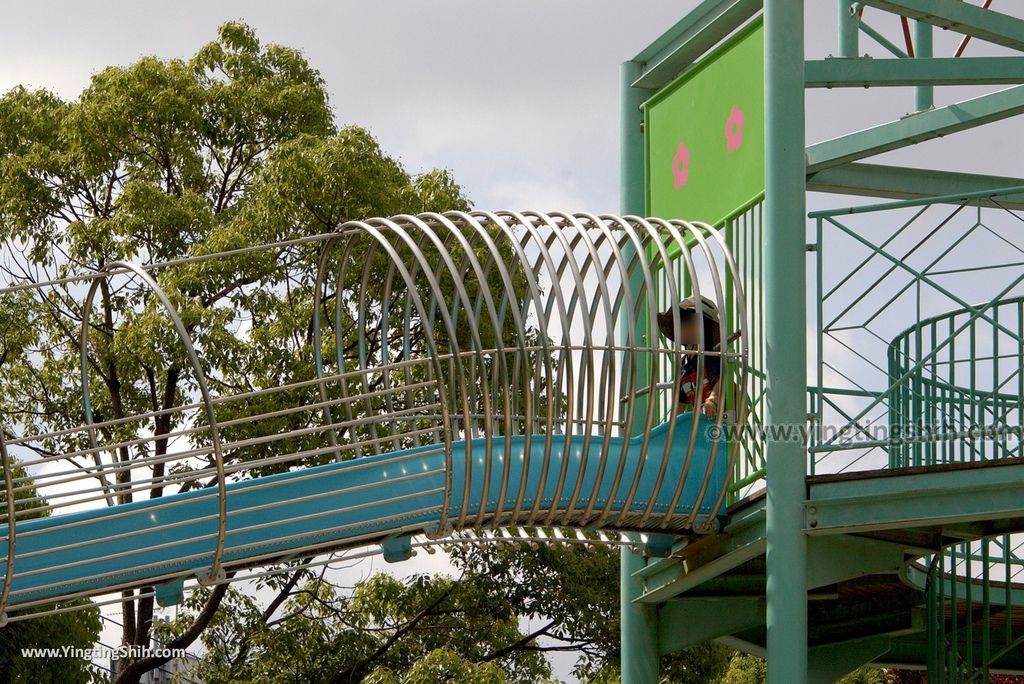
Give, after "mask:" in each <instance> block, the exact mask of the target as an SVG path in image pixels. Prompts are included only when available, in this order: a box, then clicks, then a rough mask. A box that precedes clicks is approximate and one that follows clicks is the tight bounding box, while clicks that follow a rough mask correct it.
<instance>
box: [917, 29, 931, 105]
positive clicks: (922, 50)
mask: <svg viewBox="0 0 1024 684" xmlns="http://www.w3.org/2000/svg"><path fill="white" fill-rule="evenodd" d="M932 56H933V52H932V25H931V24H929V23H926V22H923V21H921V20H917V21H915V22H914V57H915V58H916V59H929V58H931V57H932ZM914 92H915V93H916V106H917V111H919V112H920V111H923V110H925V109H931V108H932V107H933V106H934V105H935V86H931V85H919V86H917V87H916V88H914Z"/></svg>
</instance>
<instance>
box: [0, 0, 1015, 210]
mask: <svg viewBox="0 0 1024 684" xmlns="http://www.w3.org/2000/svg"><path fill="white" fill-rule="evenodd" d="M696 4H697V3H696V1H695V0H645V1H644V2H623V1H621V0H620V1H616V2H611V1H608V0H561V1H551V0H517V1H516V2H479V1H477V0H459V1H445V2H429V3H428V2H423V1H422V0H416V1H410V0H405V1H390V0H389V1H386V2H334V3H328V2H319V3H316V2H288V3H282V2H262V1H258V2H216V3H213V2H196V1H194V0H182V1H178V2H161V3H156V2H132V3H116V2H110V1H92V2H87V3H72V2H5V3H3V5H2V7H0V55H2V59H0V91H3V90H6V89H7V88H9V87H11V86H14V85H16V84H26V85H31V86H38V87H46V88H49V89H52V90H54V91H56V92H57V93H59V94H60V95H62V96H64V97H66V98H74V97H75V96H77V94H78V93H79V92H81V90H82V88H83V87H84V86H85V85H86V84H87V83H88V80H89V77H90V75H91V74H92V73H94V72H96V71H98V70H100V69H102V68H103V67H105V66H107V65H109V64H129V63H131V62H133V61H135V60H136V59H138V58H139V57H140V56H142V55H146V54H155V55H158V56H160V57H172V56H173V57H188V56H190V55H191V54H193V53H194V52H195V50H196V49H197V48H198V47H199V46H200V45H202V44H203V43H205V42H206V41H209V40H211V39H212V38H214V36H215V31H216V28H217V26H218V25H219V24H220V23H221V22H224V21H226V20H229V19H243V20H244V21H246V22H248V23H249V24H250V25H252V26H253V27H254V28H255V29H256V31H257V33H258V35H259V37H260V39H261V40H263V41H269V42H278V43H282V44H285V45H289V46H293V47H296V48H299V49H301V50H302V51H303V52H304V53H305V54H306V55H307V57H308V58H309V60H310V62H311V63H312V64H313V66H315V67H316V68H318V69H319V70H320V71H321V73H322V74H323V76H324V78H325V79H326V82H327V87H328V89H329V91H330V96H331V102H332V104H333V107H334V111H335V114H336V117H337V121H338V122H339V123H340V124H346V123H356V124H360V125H363V126H366V127H367V128H369V129H370V130H371V131H372V132H373V133H374V134H375V135H376V136H377V137H378V139H379V140H380V142H381V144H382V145H383V147H384V149H385V150H387V151H388V152H389V153H390V154H393V155H395V156H397V157H399V158H400V159H401V160H402V162H403V163H404V164H405V165H406V167H407V168H408V169H409V170H410V171H413V172H416V171H421V170H424V169H428V168H432V167H447V168H450V169H452V170H453V171H454V172H455V175H456V177H457V179H458V180H459V181H460V182H461V183H462V184H463V185H464V186H465V188H466V189H467V191H468V194H469V195H470V198H471V199H472V200H473V201H474V202H475V203H476V205H477V206H479V207H481V208H488V209H498V208H510V209H512V208H514V209H522V208H536V209H552V208H559V209H566V210H589V211H617V210H618V162H617V154H618V140H617V138H618V103H617V98H618V65H619V63H620V62H622V61H623V60H625V59H629V58H630V57H632V56H633V55H635V54H636V53H637V52H638V51H639V50H641V49H642V48H643V47H644V46H645V45H647V44H648V43H649V42H650V41H651V40H652V39H654V38H655V37H656V36H657V35H658V34H660V33H661V32H662V31H664V30H665V29H667V28H668V27H669V26H671V25H672V24H673V23H674V22H676V21H677V20H678V19H679V18H680V17H682V16H683V15H684V14H685V12H686V11H687V10H688V9H690V8H692V7H693V6H695V5H696ZM807 4H808V30H807V34H808V55H809V56H811V57H824V56H825V55H827V54H829V53H830V52H833V51H834V48H833V45H834V42H835V30H834V24H835V20H834V6H835V5H834V2H825V1H818V0H816V1H814V2H809V3H807ZM865 18H866V19H871V20H872V21H873V24H874V25H875V26H876V27H877V28H879V29H881V30H883V31H885V32H886V33H887V34H888V35H889V36H890V37H891V38H892V39H893V40H899V37H900V34H899V24H898V20H896V19H895V18H893V17H891V16H889V15H885V14H883V13H880V12H875V13H874V16H873V17H872V16H871V10H869V11H868V14H867V15H866V17H865ZM957 39H958V37H957V36H956V35H954V34H951V33H947V32H941V31H940V32H938V34H937V38H936V53H938V54H942V53H943V51H945V52H946V53H947V54H948V53H949V52H950V51H951V49H952V47H953V46H954V45H955V43H956V40H957ZM979 47H981V46H979V45H978V44H977V43H976V44H974V45H972V47H971V51H972V52H973V53H975V54H981V53H980V52H978V49H979ZM869 51H870V52H873V53H874V54H876V55H877V56H884V54H885V53H884V52H883V51H881V50H880V49H878V48H877V47H875V46H874V45H872V44H870V42H869V40H868V39H867V38H864V39H863V41H862V52H869ZM969 54H970V53H969ZM964 92H965V89H963V88H960V89H953V88H948V89H946V90H945V91H940V94H939V97H938V100H939V102H940V103H941V102H943V101H950V100H951V99H952V98H954V97H962V94H963V93H964ZM808 102H809V104H810V105H811V112H810V113H811V116H810V117H809V123H808V129H809V132H808V139H809V140H811V141H815V140H821V139H824V138H827V137H832V136H835V135H838V134H840V133H842V132H843V131H848V130H851V129H854V128H856V127H859V126H862V125H865V124H868V123H880V122H882V121H885V120H887V119H889V118H892V117H893V116H900V115H902V114H905V113H907V111H909V109H910V107H911V105H912V102H913V96H912V93H911V92H910V91H909V90H907V89H899V90H898V91H896V93H895V96H894V92H893V91H890V92H882V91H872V93H871V94H870V95H869V96H865V94H864V92H863V91H860V90H854V91H853V92H839V91H835V92H824V91H819V92H812V93H810V95H809V99H808ZM1009 130H1010V129H1009V128H1008V127H1007V125H1006V124H1001V125H996V126H995V127H992V128H991V129H989V130H988V131H986V134H985V135H980V136H979V135H976V134H971V133H965V134H960V135H958V136H955V138H953V139H951V142H946V143H929V144H928V145H927V146H928V147H929V148H930V147H932V146H934V147H935V148H936V149H935V150H934V151H933V152H931V153H930V154H927V153H926V154H927V158H928V159H929V163H933V164H934V165H936V166H941V167H944V168H955V166H956V165H957V164H961V165H963V164H966V165H967V166H972V167H974V166H978V163H977V162H972V161H966V162H965V161H961V160H960V159H959V158H960V157H962V156H964V155H968V153H971V152H973V153H975V155H973V156H976V153H978V152H990V153H991V154H988V155H985V156H987V157H989V159H986V160H985V162H986V164H987V168H988V170H989V171H990V172H992V173H1006V174H1009V173H1011V172H1012V167H1013V166H1015V165H1016V157H1015V156H1012V155H1008V154H1006V153H1005V148H1001V147H1000V144H1001V143H1005V134H1006V133H1007V131H1009ZM1000 131H1002V133H1003V135H1000ZM914 154H916V155H918V157H917V160H918V161H919V160H920V158H921V157H920V156H919V155H920V151H919V150H915V152H914ZM890 157H891V158H892V159H894V160H896V161H899V160H901V159H906V158H907V155H906V154H904V153H897V154H895V155H890Z"/></svg>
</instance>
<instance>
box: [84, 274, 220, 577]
mask: <svg viewBox="0 0 1024 684" xmlns="http://www.w3.org/2000/svg"><path fill="white" fill-rule="evenodd" d="M126 270H127V271H130V272H132V273H133V274H135V275H136V276H137V277H138V278H139V279H140V280H142V282H143V283H145V284H146V287H148V288H149V289H150V291H152V292H153V294H155V295H156V297H157V299H159V300H160V304H161V305H163V307H164V310H165V311H166V312H167V315H168V316H169V317H170V319H171V322H172V323H174V330H175V332H176V333H177V335H178V337H179V339H180V340H181V343H182V344H183V345H184V346H185V353H186V354H187V355H188V359H189V363H190V364H191V366H192V372H193V373H195V377H196V383H197V384H198V385H199V393H200V395H201V397H202V402H203V404H204V405H205V407H206V414H207V417H208V419H209V421H210V439H211V441H212V443H213V455H214V460H215V462H216V463H215V465H216V468H217V498H218V507H219V511H218V522H217V544H216V548H215V549H214V554H213V564H212V566H211V568H210V574H209V575H208V576H207V577H205V578H201V580H202V581H207V582H214V581H219V580H221V579H223V578H224V569H223V568H222V567H221V561H222V557H223V555H224V537H225V536H226V534H227V521H228V508H227V482H226V478H225V473H224V454H223V452H222V450H221V440H220V430H219V428H218V425H217V415H216V412H215V411H214V408H213V398H212V397H211V395H210V390H209V387H208V386H207V383H206V373H205V372H204V371H203V367H202V364H201V363H200V362H199V355H198V354H197V353H196V350H195V346H194V345H193V344H192V336H191V335H189V333H188V329H187V328H186V327H185V324H184V323H183V322H182V320H181V317H180V316H179V315H178V310H177V308H175V306H174V305H173V304H172V303H171V300H170V299H168V297H167V293H166V292H164V289H163V288H162V287H160V285H159V284H158V283H157V282H156V280H154V279H153V277H152V276H151V275H149V273H147V272H146V271H145V270H143V269H142V268H141V267H140V266H138V265H137V264H133V263H130V262H126V261H112V262H110V263H109V264H107V265H106V266H104V268H103V269H101V271H100V273H101V274H102V275H101V277H98V278H94V279H93V280H92V282H91V283H90V285H89V293H88V294H87V295H86V298H85V303H84V304H83V306H82V328H81V334H80V336H79V337H80V342H79V344H80V346H79V352H80V363H81V375H82V400H83V402H84V404H85V424H86V426H89V430H88V432H89V440H90V443H91V446H92V447H93V449H98V448H99V444H98V442H97V440H96V431H95V429H93V428H92V427H91V426H92V424H93V418H92V403H91V401H90V399H89V366H88V364H89V319H90V316H91V314H92V305H93V300H94V299H95V297H96V290H97V289H99V286H100V284H101V283H102V282H103V281H104V280H105V279H106V278H108V277H109V276H110V275H111V274H113V273H114V272H120V271H126Z"/></svg>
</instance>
